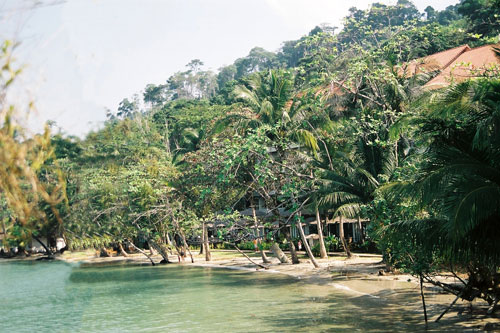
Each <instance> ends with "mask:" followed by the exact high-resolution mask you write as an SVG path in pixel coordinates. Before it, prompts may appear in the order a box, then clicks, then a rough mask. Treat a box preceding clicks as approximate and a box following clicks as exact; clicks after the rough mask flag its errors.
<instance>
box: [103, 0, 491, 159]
mask: <svg viewBox="0 0 500 333" xmlns="http://www.w3.org/2000/svg"><path fill="white" fill-rule="evenodd" d="M497 5H498V3H497V2H495V1H482V0H481V1H479V0H471V1H463V2H461V3H460V4H457V5H455V6H449V7H448V8H446V9H445V10H443V11H436V10H434V9H433V8H432V7H431V6H429V7H427V8H426V9H425V11H424V13H421V12H419V11H418V10H417V8H416V7H415V6H414V5H413V3H412V2H411V1H406V0H399V1H398V4H397V5H395V6H387V5H383V4H379V3H374V4H373V5H372V6H371V7H370V8H369V9H367V10H359V9H356V8H351V9H350V11H349V14H348V16H347V17H345V19H344V22H343V23H344V28H343V29H342V30H340V31H339V29H338V28H337V27H332V26H325V25H322V26H317V27H316V28H314V29H313V30H312V31H311V32H310V33H309V34H308V35H307V36H303V37H301V38H300V39H298V40H292V41H285V42H283V44H282V47H281V48H280V49H279V50H278V51H277V52H270V51H266V50H264V49H263V48H261V47H255V48H253V49H252V50H250V52H249V54H248V55H247V56H245V57H242V58H239V59H237V60H236V61H235V62H234V63H233V64H231V65H228V66H224V67H221V68H220V69H219V71H218V73H214V72H212V71H209V70H203V62H202V61H201V60H199V59H194V60H191V61H190V62H189V63H188V64H187V65H186V68H185V70H184V71H183V70H180V71H178V72H176V73H174V74H173V75H172V76H171V77H169V78H168V79H167V80H166V82H165V83H164V84H159V85H154V84H148V85H147V86H146V87H145V88H144V91H143V92H141V93H138V94H135V95H134V96H131V97H128V98H124V99H123V100H122V102H121V103H120V105H119V106H118V108H117V110H116V111H113V110H108V119H110V120H115V119H122V118H127V117H128V118H130V117H133V116H134V115H136V114H145V113H148V114H151V113H154V114H155V115H154V117H155V119H156V121H155V122H158V121H159V120H160V119H162V120H161V121H162V122H164V118H165V116H166V115H168V117H173V118H172V120H174V119H175V120H176V121H173V122H172V125H173V126H175V127H174V128H172V129H171V134H170V135H174V136H179V135H180V136H182V134H181V133H182V131H183V130H184V129H186V128H189V129H197V130H201V131H203V130H204V129H206V128H205V127H206V125H207V123H206V121H205V120H206V119H213V118H214V117H215V116H216V115H217V114H218V111H216V110H215V109H216V108H213V107H212V108H209V106H222V105H233V104H235V103H238V102H240V100H239V99H238V98H237V96H236V95H235V94H234V87H235V86H237V85H238V84H244V83H245V80H246V78H248V77H249V75H251V74H253V73H259V72H260V73H264V72H265V71H267V70H283V71H287V72H289V73H290V74H292V75H293V76H294V85H293V90H294V91H295V92H299V91H302V90H306V89H308V88H311V87H318V86H321V85H324V84H328V83H330V82H331V81H332V78H335V79H336V80H338V81H344V80H346V79H348V78H349V77H352V76H353V75H357V74H359V73H353V71H360V70H362V67H363V66H368V64H366V62H367V61H368V60H369V61H371V62H373V63H375V62H376V63H377V65H381V64H392V65H398V64H401V63H403V62H406V61H408V60H411V59H415V58H419V57H423V56H426V55H429V54H433V53H437V52H440V51H443V50H447V49H450V48H453V47H456V46H459V45H464V44H468V45H469V46H471V47H474V46H479V45H483V44H489V43H494V42H495V41H496V37H497V35H498V31H499V25H498V23H497V21H498V18H497V17H496V16H495V15H498V11H499V9H498V6H497ZM373 66H375V65H373ZM353 67H355V68H353ZM364 70H367V71H369V67H367V68H365V69H364ZM193 108H195V109H196V110H198V111H196V110H193ZM221 112H223V111H221ZM196 113H198V114H200V115H198V116H197V115H195V114H196ZM201 114H203V115H201ZM205 117H206V118H205ZM188 119H190V120H188ZM201 125H203V126H201ZM170 143H171V145H173V146H172V149H179V148H185V147H184V146H183V144H186V143H180V142H179V140H178V139H173V140H171V142H170Z"/></svg>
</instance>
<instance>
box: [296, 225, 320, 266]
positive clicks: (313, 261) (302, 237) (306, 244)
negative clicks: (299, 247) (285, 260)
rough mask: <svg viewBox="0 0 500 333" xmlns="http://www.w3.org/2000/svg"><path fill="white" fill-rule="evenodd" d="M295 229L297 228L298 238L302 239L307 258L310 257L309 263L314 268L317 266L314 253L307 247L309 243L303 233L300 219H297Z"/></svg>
mask: <svg viewBox="0 0 500 333" xmlns="http://www.w3.org/2000/svg"><path fill="white" fill-rule="evenodd" d="M297 229H299V234H300V238H301V239H302V242H303V243H304V248H305V249H306V252H307V255H308V256H309V259H311V263H312V264H313V266H314V267H315V268H319V265H318V262H317V261H316V258H314V255H313V254H312V251H311V248H310V247H309V243H308V242H307V239H306V235H305V233H304V229H303V228H302V223H300V221H297Z"/></svg>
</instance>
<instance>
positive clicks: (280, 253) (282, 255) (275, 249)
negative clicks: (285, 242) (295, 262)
mask: <svg viewBox="0 0 500 333" xmlns="http://www.w3.org/2000/svg"><path fill="white" fill-rule="evenodd" d="M271 251H272V252H273V254H274V256H275V257H276V258H278V259H279V261H280V262H281V263H282V264H289V263H290V259H288V257H287V256H286V254H285V253H284V252H283V251H281V249H280V247H279V246H278V243H276V242H274V243H273V244H272V245H271Z"/></svg>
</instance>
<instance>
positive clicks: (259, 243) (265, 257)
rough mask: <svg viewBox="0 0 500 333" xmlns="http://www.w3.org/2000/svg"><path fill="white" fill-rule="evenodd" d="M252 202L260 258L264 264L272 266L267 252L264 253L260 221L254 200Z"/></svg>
mask: <svg viewBox="0 0 500 333" xmlns="http://www.w3.org/2000/svg"><path fill="white" fill-rule="evenodd" d="M250 201H251V203H250V204H251V206H252V215H253V222H254V227H255V237H257V246H258V247H259V250H260V256H261V257H262V262H263V263H265V264H270V263H271V261H270V260H269V259H268V258H267V256H266V252H265V251H264V248H263V247H262V242H261V239H260V237H259V220H258V219H257V213H256V212H255V205H254V204H253V198H252V199H251V200H250Z"/></svg>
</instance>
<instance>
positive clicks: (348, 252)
mask: <svg viewBox="0 0 500 333" xmlns="http://www.w3.org/2000/svg"><path fill="white" fill-rule="evenodd" d="M339 237H340V241H341V242H342V246H343V247H344V251H345V253H346V255H347V258H351V257H352V254H351V250H350V249H349V245H348V244H347V242H346V240H345V237H344V220H343V218H342V216H340V217H339Z"/></svg>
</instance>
